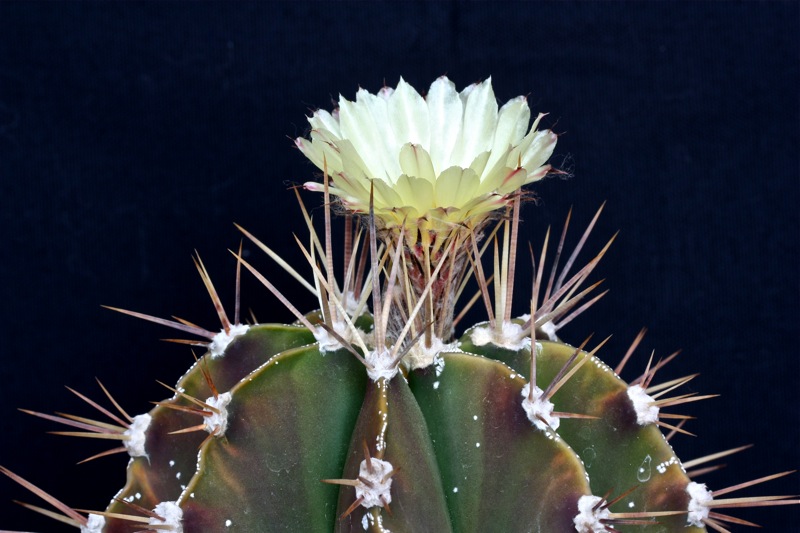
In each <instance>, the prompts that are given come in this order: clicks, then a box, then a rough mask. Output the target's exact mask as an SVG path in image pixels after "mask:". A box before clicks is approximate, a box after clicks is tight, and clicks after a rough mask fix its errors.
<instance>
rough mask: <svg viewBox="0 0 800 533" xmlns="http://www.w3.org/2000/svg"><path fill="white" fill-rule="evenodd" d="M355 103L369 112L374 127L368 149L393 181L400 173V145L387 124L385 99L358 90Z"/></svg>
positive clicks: (387, 111)
mask: <svg viewBox="0 0 800 533" xmlns="http://www.w3.org/2000/svg"><path fill="white" fill-rule="evenodd" d="M356 102H357V103H358V104H359V105H360V106H363V109H365V110H367V111H368V112H369V116H370V117H371V119H372V123H373V125H374V128H373V129H372V130H371V133H370V135H371V137H372V138H371V139H370V142H371V143H372V144H371V146H370V149H372V150H375V151H376V152H377V153H376V156H377V158H378V159H380V161H381V164H382V165H383V168H384V169H385V171H386V176H387V177H388V178H389V180H391V181H394V179H395V178H396V177H397V176H399V175H400V174H401V173H402V170H400V165H398V163H397V153H398V152H399V150H400V147H401V146H402V143H401V142H399V141H397V139H396V137H395V134H394V131H393V130H392V127H391V125H390V124H389V109H388V106H387V102H386V99H385V98H381V97H380V96H377V95H374V94H371V93H370V92H369V91H367V90H365V89H359V91H358V92H357V93H356Z"/></svg>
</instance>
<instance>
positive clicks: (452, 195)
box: [295, 76, 556, 243]
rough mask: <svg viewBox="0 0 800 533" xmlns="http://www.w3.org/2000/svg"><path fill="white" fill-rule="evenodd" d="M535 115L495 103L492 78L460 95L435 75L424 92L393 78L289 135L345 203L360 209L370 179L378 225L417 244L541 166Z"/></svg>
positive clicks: (473, 222) (476, 212) (499, 200)
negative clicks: (393, 83)
mask: <svg viewBox="0 0 800 533" xmlns="http://www.w3.org/2000/svg"><path fill="white" fill-rule="evenodd" d="M542 116H543V115H542V114H539V115H538V116H537V118H536V119H535V120H534V121H533V124H532V125H530V117H531V111H530V108H529V107H528V103H527V101H526V99H525V97H524V96H518V97H516V98H513V99H511V100H509V101H508V102H507V103H506V104H505V105H503V106H502V107H500V108H499V109H498V105H497V101H496V99H495V95H494V91H493V90H492V84H491V78H489V79H487V80H485V81H483V82H481V83H476V84H473V85H470V86H468V87H467V88H465V89H464V90H462V91H461V92H460V93H459V92H458V91H456V88H455V85H454V84H453V82H451V81H450V80H449V79H447V78H446V77H444V76H443V77H440V78H439V79H437V80H436V81H434V82H433V83H432V84H431V86H430V88H429V89H428V92H427V94H426V95H425V96H424V97H423V96H422V95H420V94H419V93H418V92H417V91H416V90H415V89H414V88H413V87H412V86H411V85H409V84H408V83H406V82H405V81H404V80H403V79H402V78H401V79H400V82H399V83H398V85H397V87H396V88H394V89H393V88H390V87H384V88H383V89H381V90H380V91H378V93H377V94H372V93H370V92H368V91H366V90H364V89H359V91H358V92H357V93H356V99H355V101H354V102H353V101H350V100H347V99H346V98H344V97H340V98H339V107H338V108H337V109H335V110H334V111H333V112H332V113H329V112H327V111H324V110H318V111H316V112H315V113H314V114H313V115H312V116H311V117H309V118H308V121H309V123H310V124H311V128H312V129H311V134H310V140H309V139H305V138H302V137H301V138H298V139H297V140H296V141H295V142H296V145H297V147H298V148H299V149H300V151H301V152H303V154H305V156H306V157H308V158H309V159H310V160H311V161H312V162H313V163H314V164H315V165H316V166H317V167H318V168H320V169H321V170H325V171H326V172H327V174H328V176H329V179H330V193H331V194H334V195H336V196H338V197H339V199H340V200H341V202H342V203H343V204H344V205H345V206H346V207H347V208H348V209H350V210H352V211H354V212H356V213H362V214H365V213H368V212H369V204H370V189H371V185H372V186H373V187H374V200H373V205H374V211H375V216H376V218H377V220H378V223H379V224H380V225H382V226H383V227H384V228H394V229H398V228H399V227H400V226H402V225H405V226H406V231H405V233H406V235H407V238H409V239H410V240H411V241H412V242H413V241H415V240H417V239H419V241H421V242H423V243H425V241H426V240H427V239H428V238H429V236H430V234H432V235H433V236H434V238H436V237H437V236H439V235H442V234H447V233H449V232H450V231H451V230H452V228H454V227H455V226H456V225H459V226H462V227H466V228H469V229H475V228H477V227H479V226H480V224H481V222H482V221H484V220H485V219H486V218H487V216H488V215H489V214H490V213H491V212H492V211H494V210H496V209H499V208H502V207H505V206H507V205H509V203H510V201H511V200H510V198H511V196H512V195H513V193H514V192H515V191H517V190H519V189H520V188H521V187H522V186H524V185H526V184H528V183H531V182H534V181H536V180H539V179H541V178H542V177H544V176H545V175H546V174H547V172H548V171H549V170H550V165H548V164H546V162H547V159H548V158H549V157H550V155H551V154H552V152H553V148H554V147H555V144H556V135H555V134H554V133H553V132H552V131H550V130H537V129H536V128H537V126H538V124H539V121H540V119H541V118H542ZM529 125H530V126H529ZM306 187H307V188H308V189H310V190H313V191H322V190H323V189H324V185H323V184H322V183H319V182H309V183H306Z"/></svg>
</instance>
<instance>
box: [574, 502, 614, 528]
mask: <svg viewBox="0 0 800 533" xmlns="http://www.w3.org/2000/svg"><path fill="white" fill-rule="evenodd" d="M601 501H603V499H602V498H601V497H599V496H581V497H580V499H579V500H578V514H577V515H576V516H575V518H574V519H573V520H572V523H573V524H575V530H576V531H577V532H578V533H602V532H604V531H608V530H607V529H606V527H605V526H604V525H603V522H602V521H603V520H607V519H608V518H609V517H610V516H611V511H609V510H608V509H604V508H603V507H602V506H598V507H597V509H596V510H595V506H597V504H598V503H600V502H601Z"/></svg>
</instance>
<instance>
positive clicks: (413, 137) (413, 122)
mask: <svg viewBox="0 0 800 533" xmlns="http://www.w3.org/2000/svg"><path fill="white" fill-rule="evenodd" d="M388 106H389V124H391V126H392V130H394V134H395V137H396V138H397V139H400V140H402V142H403V143H406V142H411V143H414V144H421V145H422V146H425V147H427V146H430V137H431V134H430V125H429V122H428V106H427V105H426V104H425V100H424V99H423V98H422V97H421V96H420V95H419V93H418V92H417V91H416V90H415V89H414V88H413V87H412V86H411V85H409V84H408V83H406V82H405V80H404V79H403V78H400V83H398V84H397V89H395V91H394V94H392V96H390V97H389V102H388Z"/></svg>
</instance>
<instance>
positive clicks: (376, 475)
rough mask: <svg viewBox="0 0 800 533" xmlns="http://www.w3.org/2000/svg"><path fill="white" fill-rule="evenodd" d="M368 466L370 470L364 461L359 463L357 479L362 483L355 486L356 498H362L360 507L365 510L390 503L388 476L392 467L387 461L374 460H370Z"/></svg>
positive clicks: (390, 494)
mask: <svg viewBox="0 0 800 533" xmlns="http://www.w3.org/2000/svg"><path fill="white" fill-rule="evenodd" d="M370 464H371V466H372V469H370V468H369V467H368V466H367V460H366V459H364V460H363V461H361V466H360V467H359V469H358V478H359V481H361V480H364V481H361V482H360V483H359V484H358V485H356V498H364V499H363V500H362V501H361V505H362V506H363V507H366V508H367V509H369V508H370V507H383V506H384V505H386V504H390V503H392V493H391V488H392V477H391V476H390V475H389V474H391V472H392V470H394V467H393V466H392V464H391V463H390V462H388V461H383V460H381V459H375V458H372V459H370ZM367 482H368V483H367Z"/></svg>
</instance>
